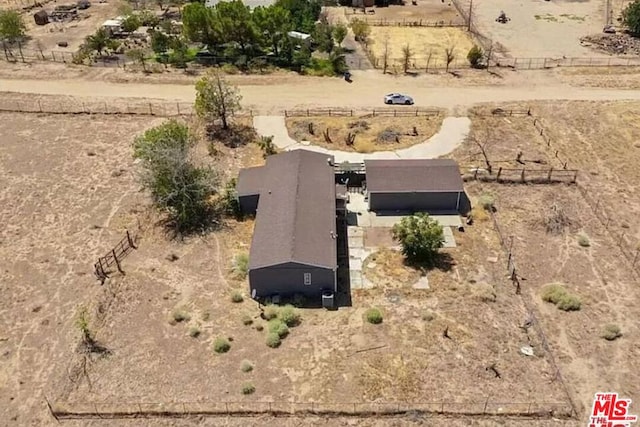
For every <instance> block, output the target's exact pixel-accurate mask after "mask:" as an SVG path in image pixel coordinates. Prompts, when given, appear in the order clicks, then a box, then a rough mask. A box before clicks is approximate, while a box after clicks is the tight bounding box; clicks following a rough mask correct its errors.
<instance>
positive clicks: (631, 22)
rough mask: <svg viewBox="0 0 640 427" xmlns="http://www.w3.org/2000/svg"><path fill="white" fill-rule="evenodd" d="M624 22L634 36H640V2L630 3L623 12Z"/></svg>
mask: <svg viewBox="0 0 640 427" xmlns="http://www.w3.org/2000/svg"><path fill="white" fill-rule="evenodd" d="M622 21H623V22H624V24H625V25H626V26H627V27H628V28H629V31H630V32H632V33H633V34H636V35H638V34H640V0H635V1H633V2H630V3H629V4H628V5H627V7H626V8H625V9H624V10H623V11H622Z"/></svg>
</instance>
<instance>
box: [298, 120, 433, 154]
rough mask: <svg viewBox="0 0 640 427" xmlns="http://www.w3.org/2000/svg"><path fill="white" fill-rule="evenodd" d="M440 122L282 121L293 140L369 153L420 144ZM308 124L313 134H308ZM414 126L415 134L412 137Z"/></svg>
mask: <svg viewBox="0 0 640 427" xmlns="http://www.w3.org/2000/svg"><path fill="white" fill-rule="evenodd" d="M442 120H443V115H442V114H440V115H438V116H436V117H380V116H376V117H372V116H370V115H367V116H361V117H290V118H287V119H286V125H287V129H288V131H289V135H290V136H291V137H292V138H293V139H295V140H297V141H310V142H311V143H312V144H314V145H319V146H322V147H326V148H331V149H334V150H343V151H357V152H361V153H370V152H373V151H386V150H397V149H399V148H405V147H410V146H412V145H415V144H418V143H421V142H424V141H426V140H428V139H429V138H431V137H432V136H433V135H435V134H436V132H437V131H438V130H439V129H440V126H441V125H442ZM309 125H311V126H312V130H313V134H311V133H310V132H309V131H310V128H309ZM414 127H415V130H416V131H417V135H414V132H413V130H414ZM327 129H328V130H329V137H330V138H331V140H332V141H333V143H328V142H327V141H326V140H325V138H324V135H323V133H324V132H325V131H326V130H327ZM384 131H388V132H386V135H388V136H386V137H385V138H383V137H381V134H382V133H383V132H384ZM349 134H351V135H355V142H354V144H353V145H352V146H348V145H347V137H348V135H349ZM394 135H395V136H397V138H398V139H397V141H398V142H396V139H395V136H394Z"/></svg>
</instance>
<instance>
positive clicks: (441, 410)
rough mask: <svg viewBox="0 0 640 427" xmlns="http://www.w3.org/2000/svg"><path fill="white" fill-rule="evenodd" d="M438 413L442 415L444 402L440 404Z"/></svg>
mask: <svg viewBox="0 0 640 427" xmlns="http://www.w3.org/2000/svg"><path fill="white" fill-rule="evenodd" d="M440 413H441V414H444V400H443V401H442V402H440Z"/></svg>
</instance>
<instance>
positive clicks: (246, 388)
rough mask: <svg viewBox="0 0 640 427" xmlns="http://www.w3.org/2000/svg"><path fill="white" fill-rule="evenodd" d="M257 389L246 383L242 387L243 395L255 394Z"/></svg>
mask: <svg viewBox="0 0 640 427" xmlns="http://www.w3.org/2000/svg"><path fill="white" fill-rule="evenodd" d="M255 391H256V388H255V387H254V386H253V384H251V383H245V384H243V385H242V394H253V393H254V392H255Z"/></svg>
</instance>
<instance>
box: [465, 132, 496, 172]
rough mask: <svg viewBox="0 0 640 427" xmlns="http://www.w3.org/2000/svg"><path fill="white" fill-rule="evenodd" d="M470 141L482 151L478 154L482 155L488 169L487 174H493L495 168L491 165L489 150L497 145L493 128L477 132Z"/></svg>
mask: <svg viewBox="0 0 640 427" xmlns="http://www.w3.org/2000/svg"><path fill="white" fill-rule="evenodd" d="M469 139H470V141H471V142H473V143H474V144H475V145H476V146H477V147H478V148H479V149H480V152H479V153H478V154H481V155H482V158H483V159H484V163H485V165H486V167H487V172H489V174H491V173H492V172H493V167H492V165H491V160H490V159H489V154H488V150H489V148H490V147H491V146H492V145H493V144H494V143H495V138H494V137H493V133H492V130H491V128H490V127H485V128H484V129H483V130H481V131H480V130H476V131H475V132H473V135H472V136H471V137H470V138H469Z"/></svg>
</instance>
